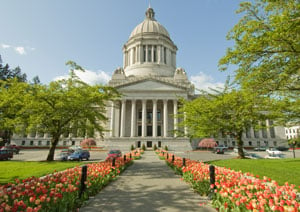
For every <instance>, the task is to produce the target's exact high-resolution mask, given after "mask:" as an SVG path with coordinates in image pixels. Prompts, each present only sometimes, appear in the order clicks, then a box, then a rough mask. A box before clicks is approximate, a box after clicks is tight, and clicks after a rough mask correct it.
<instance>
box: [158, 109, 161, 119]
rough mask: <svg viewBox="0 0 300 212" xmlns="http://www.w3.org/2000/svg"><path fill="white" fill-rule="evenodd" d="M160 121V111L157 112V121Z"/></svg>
mask: <svg viewBox="0 0 300 212" xmlns="http://www.w3.org/2000/svg"><path fill="white" fill-rule="evenodd" d="M160 119H161V114H160V111H157V121H160Z"/></svg>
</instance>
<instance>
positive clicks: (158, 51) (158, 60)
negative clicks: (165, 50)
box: [157, 45, 161, 64]
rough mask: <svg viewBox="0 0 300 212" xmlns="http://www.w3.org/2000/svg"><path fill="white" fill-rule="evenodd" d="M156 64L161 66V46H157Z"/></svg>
mask: <svg viewBox="0 0 300 212" xmlns="http://www.w3.org/2000/svg"><path fill="white" fill-rule="evenodd" d="M157 63H158V64H161V45H158V46H157Z"/></svg>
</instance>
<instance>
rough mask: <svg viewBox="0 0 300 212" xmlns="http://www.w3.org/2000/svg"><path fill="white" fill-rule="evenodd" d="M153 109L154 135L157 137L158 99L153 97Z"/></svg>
mask: <svg viewBox="0 0 300 212" xmlns="http://www.w3.org/2000/svg"><path fill="white" fill-rule="evenodd" d="M152 101H153V110H152V122H153V123H152V136H153V137H157V100H156V99H153V100H152Z"/></svg>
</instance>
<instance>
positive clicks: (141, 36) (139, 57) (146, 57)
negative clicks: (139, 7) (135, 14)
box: [123, 7, 177, 77]
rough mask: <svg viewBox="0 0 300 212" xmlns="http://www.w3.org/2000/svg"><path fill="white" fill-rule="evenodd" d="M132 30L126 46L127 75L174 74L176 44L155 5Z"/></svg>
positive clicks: (125, 64)
mask: <svg viewBox="0 0 300 212" xmlns="http://www.w3.org/2000/svg"><path fill="white" fill-rule="evenodd" d="M145 14H146V16H145V19H144V21H143V22H142V23H140V24H138V25H137V26H136V27H135V28H134V29H133V31H132V32H131V34H130V36H129V39H128V41H127V42H126V44H125V45H124V47H123V54H124V57H123V68H124V72H125V74H126V76H147V75H156V76H165V77H173V76H174V73H175V69H176V52H177V47H176V45H175V44H174V43H173V41H172V40H171V38H170V35H169V33H168V31H167V30H166V28H165V27H164V26H162V25H161V24H160V23H159V22H158V21H157V20H156V19H155V12H154V10H153V8H151V7H149V8H148V9H147V11H146V13H145Z"/></svg>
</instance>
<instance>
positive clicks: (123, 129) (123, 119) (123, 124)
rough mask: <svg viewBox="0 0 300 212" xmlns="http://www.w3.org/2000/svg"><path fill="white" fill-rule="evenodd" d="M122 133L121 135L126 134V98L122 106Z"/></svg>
mask: <svg viewBox="0 0 300 212" xmlns="http://www.w3.org/2000/svg"><path fill="white" fill-rule="evenodd" d="M121 107H122V108H121V133H120V137H124V136H125V118H126V116H125V114H126V100H122V106H121Z"/></svg>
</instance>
